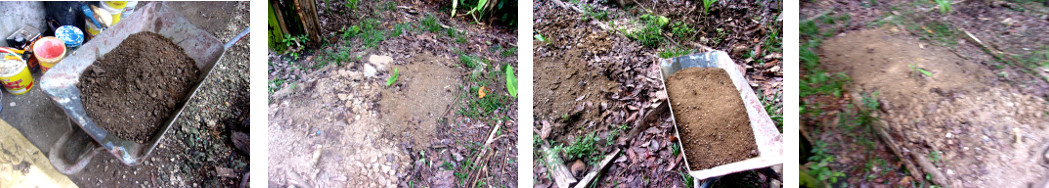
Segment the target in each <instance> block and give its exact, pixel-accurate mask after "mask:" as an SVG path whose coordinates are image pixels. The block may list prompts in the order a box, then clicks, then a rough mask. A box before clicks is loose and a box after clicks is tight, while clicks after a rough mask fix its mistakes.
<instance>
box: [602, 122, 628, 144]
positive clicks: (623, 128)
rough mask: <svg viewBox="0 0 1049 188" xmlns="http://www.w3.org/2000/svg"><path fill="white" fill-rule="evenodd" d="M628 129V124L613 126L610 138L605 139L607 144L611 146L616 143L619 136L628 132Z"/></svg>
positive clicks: (609, 134)
mask: <svg viewBox="0 0 1049 188" xmlns="http://www.w3.org/2000/svg"><path fill="white" fill-rule="evenodd" d="M626 128H627V125H626V124H621V125H619V126H612V130H611V131H609V133H608V137H607V138H606V139H605V141H606V144H607V145H609V146H611V145H612V144H613V143H615V140H616V138H617V137H619V135H620V134H622V133H623V131H626Z"/></svg>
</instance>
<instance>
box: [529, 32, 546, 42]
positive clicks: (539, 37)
mask: <svg viewBox="0 0 1049 188" xmlns="http://www.w3.org/2000/svg"><path fill="white" fill-rule="evenodd" d="M532 37H535V40H536V41H539V42H543V43H549V42H546V37H543V35H542V34H535V36H532Z"/></svg>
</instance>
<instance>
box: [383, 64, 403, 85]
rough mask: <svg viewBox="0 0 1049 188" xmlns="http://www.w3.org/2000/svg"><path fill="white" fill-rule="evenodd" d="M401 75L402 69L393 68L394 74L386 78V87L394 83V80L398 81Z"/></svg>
mask: <svg viewBox="0 0 1049 188" xmlns="http://www.w3.org/2000/svg"><path fill="white" fill-rule="evenodd" d="M400 76H401V75H400V70H398V69H397V68H393V76H390V78H387V79H386V87H389V86H390V85H393V82H396V81H397V77H400Z"/></svg>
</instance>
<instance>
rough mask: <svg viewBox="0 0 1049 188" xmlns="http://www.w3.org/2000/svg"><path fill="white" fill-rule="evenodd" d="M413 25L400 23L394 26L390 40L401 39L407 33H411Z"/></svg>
mask: <svg viewBox="0 0 1049 188" xmlns="http://www.w3.org/2000/svg"><path fill="white" fill-rule="evenodd" d="M411 30H412V25H411V24H408V23H399V24H395V25H393V30H392V31H390V33H389V34H390V38H394V37H399V36H401V35H402V34H404V33H406V32H411Z"/></svg>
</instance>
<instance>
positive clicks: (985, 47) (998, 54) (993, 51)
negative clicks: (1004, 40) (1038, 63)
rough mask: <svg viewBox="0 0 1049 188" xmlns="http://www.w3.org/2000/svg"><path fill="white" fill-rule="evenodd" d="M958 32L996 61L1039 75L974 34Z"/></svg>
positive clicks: (1039, 75) (1046, 79)
mask: <svg viewBox="0 0 1049 188" xmlns="http://www.w3.org/2000/svg"><path fill="white" fill-rule="evenodd" d="M958 30H961V31H962V32H963V33H965V39H967V40H968V41H969V42H972V43H976V44H978V45H980V48H983V50H984V51H986V52H987V53H988V54H991V56H994V58H995V59H1000V60H1002V61H1005V63H1008V64H1010V65H1013V66H1015V67H1020V68H1023V70H1024V71H1025V72H1027V73H1029V74H1037V73H1038V70H1035V69H1033V68H1031V67H1027V66H1023V65H1022V64H1020V63H1019V61H1016V60H1015V59H1013V58H1011V57H1009V56H1005V55H1003V54H1004V53H1005V52H1002V51H1001V50H998V49H995V48H994V47H992V46H991V45H989V44H987V43H985V42H984V41H982V40H980V39H979V38H976V35H973V34H972V33H969V31H966V30H965V29H962V28H958ZM1037 75H1038V77H1040V78H1042V81H1045V82H1049V78H1046V77H1045V76H1041V74H1037Z"/></svg>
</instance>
